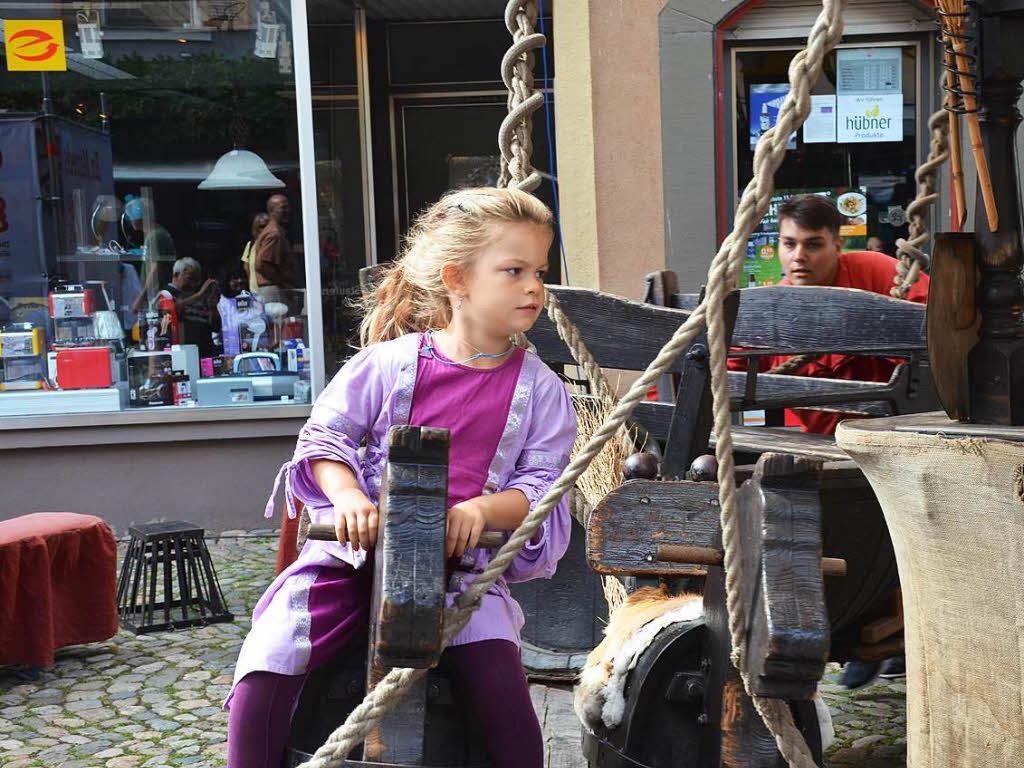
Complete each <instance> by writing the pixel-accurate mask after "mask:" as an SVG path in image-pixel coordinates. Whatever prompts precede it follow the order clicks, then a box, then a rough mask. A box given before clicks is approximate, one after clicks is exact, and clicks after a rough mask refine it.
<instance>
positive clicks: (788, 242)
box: [779, 219, 842, 285]
mask: <svg viewBox="0 0 1024 768" xmlns="http://www.w3.org/2000/svg"><path fill="white" fill-rule="evenodd" d="M841 247H842V238H840V237H839V236H838V235H836V234H833V233H832V232H831V231H830V230H829V229H828V228H827V227H823V228H822V229H804V228H802V227H801V226H800V225H798V224H797V223H796V222H795V221H793V220H792V219H783V220H782V221H780V222H779V261H781V262H782V269H783V271H784V272H785V273H786V277H788V278H789V279H790V282H792V283H793V285H833V284H834V283H835V281H836V273H837V272H838V271H839V252H840V249H841Z"/></svg>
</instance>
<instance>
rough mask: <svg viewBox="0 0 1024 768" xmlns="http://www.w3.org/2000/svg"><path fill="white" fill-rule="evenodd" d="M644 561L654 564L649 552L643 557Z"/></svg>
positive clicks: (652, 556)
mask: <svg viewBox="0 0 1024 768" xmlns="http://www.w3.org/2000/svg"><path fill="white" fill-rule="evenodd" d="M644 560H646V561H647V562H648V563H653V562H654V555H652V554H651V553H650V552H648V553H647V554H646V555H644Z"/></svg>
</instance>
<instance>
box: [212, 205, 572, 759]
mask: <svg viewBox="0 0 1024 768" xmlns="http://www.w3.org/2000/svg"><path fill="white" fill-rule="evenodd" d="M551 237H552V234H551V212H550V211H549V210H548V209H547V208H546V207H545V206H544V204H543V203H541V202H539V201H538V200H537V199H536V198H534V197H532V196H531V195H529V194H526V193H524V192H517V191H514V190H505V189H491V188H481V189H468V190H462V191H459V192H454V193H451V194H449V195H447V196H445V197H444V198H442V199H441V200H440V201H439V202H438V203H435V204H434V205H433V206H432V207H431V208H429V209H428V210H427V211H426V212H425V213H423V214H422V215H421V216H420V218H419V219H418V221H417V222H416V223H415V224H414V226H413V227H412V229H411V231H410V233H409V237H408V242H407V245H406V249H405V252H404V254H403V255H402V257H401V258H400V259H399V260H398V261H397V262H396V263H395V265H394V266H393V267H392V268H391V269H390V270H389V271H388V272H387V274H386V276H385V277H384V278H383V280H382V281H381V283H380V284H379V287H378V288H377V289H376V291H375V293H374V295H373V296H372V297H370V298H369V300H368V301H367V306H366V307H365V308H364V309H365V314H364V319H363V323H362V328H361V337H362V341H363V345H364V348H363V349H362V350H361V351H360V352H359V353H358V354H357V355H355V356H354V357H353V358H352V359H351V360H350V361H349V362H348V363H346V364H345V366H344V367H343V368H342V370H341V371H339V373H338V375H337V376H336V377H335V378H334V380H333V381H332V382H331V383H330V385H329V386H328V387H327V388H326V389H325V390H324V392H323V393H322V394H321V395H320V397H319V398H318V399H317V401H316V404H315V405H314V406H313V410H312V414H311V415H310V419H309V421H308V422H307V423H306V426H305V427H303V429H302V432H301V433H300V435H299V441H298V445H297V447H296V450H295V456H294V457H293V459H292V461H291V462H289V463H288V464H286V465H285V466H284V467H282V470H281V474H282V475H284V479H285V497H286V499H287V503H288V505H289V508H291V507H292V498H293V495H294V497H298V498H299V499H301V500H302V501H303V502H304V503H305V504H306V505H307V507H308V508H309V510H310V517H311V518H312V521H313V522H314V523H333V524H334V525H335V527H336V530H337V532H338V540H339V543H334V542H330V543H327V542H319V541H308V542H307V543H306V546H305V547H304V548H303V550H302V553H301V554H300V555H299V558H298V560H297V561H296V562H295V563H294V564H293V565H292V566H291V567H289V568H288V569H287V570H286V571H284V572H283V573H282V574H281V575H280V576H279V577H278V578H277V580H275V581H274V583H273V584H272V585H271V586H270V588H269V589H268V590H267V592H266V594H264V595H263V597H262V598H261V599H260V601H259V603H258V604H257V606H256V609H255V611H254V613H253V627H252V631H251V632H250V633H249V636H248V637H247V638H246V641H245V643H244V645H243V646H242V650H241V653H240V654H239V657H238V666H237V668H236V670H235V684H234V687H233V689H232V692H231V694H230V695H229V696H228V705H229V706H230V710H231V714H230V719H229V732H228V765H229V768H253V767H254V766H272V767H273V768H277V766H279V765H280V764H281V759H282V755H283V752H284V749H285V746H286V741H287V736H288V732H289V727H290V720H291V715H292V712H293V709H294V707H295V704H296V702H297V700H298V696H299V693H300V692H301V690H302V685H303V683H304V681H305V678H306V675H308V674H309V672H310V671H312V670H314V669H316V668H317V667H319V666H321V665H322V664H323V663H325V662H326V661H327V660H328V659H330V658H331V656H332V655H333V654H334V653H335V652H337V651H338V649H340V648H341V647H342V646H343V645H344V644H345V643H346V642H348V640H349V639H350V638H352V637H353V636H354V635H355V634H356V633H357V632H358V631H359V630H360V629H361V628H362V627H363V626H364V625H365V622H366V620H367V614H368V612H369V592H370V587H371V582H372V575H371V571H372V568H368V567H366V566H367V558H368V555H369V552H370V551H372V548H373V546H374V544H375V540H376V535H377V507H376V504H377V500H378V494H379V490H380V477H381V471H382V469H383V465H384V463H385V461H386V460H387V451H386V438H387V433H388V428H389V427H390V426H392V425H394V424H413V425H423V426H433V427H447V428H448V429H449V430H451V437H452V442H451V451H450V456H449V460H450V469H449V481H448V507H449V510H448V527H447V553H448V555H449V556H455V557H461V556H462V554H463V553H464V552H467V553H468V554H469V556H471V557H472V558H474V561H475V568H474V571H475V572H476V573H479V572H480V571H481V570H483V568H484V567H486V565H487V563H488V561H489V557H490V554H491V553H490V552H488V551H487V550H482V549H477V548H476V543H477V540H478V538H479V536H480V533H481V532H482V531H484V530H485V529H493V530H499V531H511V530H513V529H515V528H516V527H517V526H518V525H519V523H520V522H521V521H522V520H523V518H524V517H525V516H526V514H527V513H528V512H529V510H530V509H531V508H532V507H533V505H535V504H536V503H537V502H538V501H539V500H540V499H541V498H542V497H543V496H544V494H545V493H546V492H547V490H548V489H549V488H550V487H551V485H552V484H553V483H554V481H555V480H556V479H557V477H558V476H559V474H560V473H561V471H562V469H563V468H564V467H565V465H566V463H567V462H568V458H569V451H570V449H571V447H572V443H573V439H574V437H575V433H576V420H575V415H574V413H573V408H572V404H571V402H570V400H569V397H568V395H567V393H566V391H565V387H564V386H563V385H562V383H561V382H560V381H559V380H558V378H557V377H556V376H555V374H554V373H552V372H551V370H550V369H548V368H547V367H546V366H545V365H544V363H542V362H541V361H540V359H539V358H538V357H537V356H536V355H534V354H532V353H527V352H526V351H525V350H524V349H522V348H521V347H517V346H515V345H514V344H512V343H511V341H510V337H511V336H512V335H514V334H516V333H520V332H522V331H525V330H527V329H528V328H530V327H531V326H532V325H533V324H534V322H535V321H536V320H537V317H538V315H539V314H540V312H541V308H542V307H543V304H544V274H545V271H546V270H547V268H548V262H547V253H548V248H549V247H550V245H551ZM364 439H365V441H366V446H365V449H360V443H361V442H362V441H363V440H364ZM280 479H281V475H279V476H278V482H279V481H280ZM276 490H277V488H276V484H275V494H276ZM272 505H273V499H272V500H271V504H270V505H268V508H267V509H268V515H269V514H270V513H271V512H272V509H273V506H272ZM569 524H570V519H569V513H568V508H567V503H566V500H565V499H562V501H561V502H560V503H559V505H558V507H556V509H555V510H554V511H553V512H552V513H551V516H550V517H549V518H548V520H547V521H546V522H545V523H544V525H543V526H542V527H541V528H539V529H538V530H537V533H536V534H535V535H534V537H533V538H532V539H531V540H530V541H529V542H528V543H527V545H526V547H525V548H524V549H523V551H522V552H521V553H520V554H519V556H518V557H517V558H516V559H515V560H514V561H513V563H512V564H511V566H510V567H509V569H508V570H507V571H506V572H505V576H504V578H502V579H499V580H498V582H497V583H496V584H495V585H494V586H493V587H492V588H491V589H490V590H489V591H488V592H487V594H486V595H484V598H483V602H482V603H481V605H480V608H479V609H478V610H477V611H476V613H475V614H474V615H473V617H472V619H471V620H470V622H469V624H468V625H467V626H466V628H465V629H464V630H463V631H462V632H461V633H460V634H459V635H458V636H457V637H456V638H455V640H454V642H453V643H452V646H451V647H450V648H448V649H447V650H446V651H445V654H446V657H447V659H448V661H449V662H450V663H451V665H452V667H453V669H454V672H455V675H456V680H457V683H458V684H459V686H460V691H461V694H462V696H463V697H464V698H465V700H466V702H467V705H468V706H467V710H468V711H469V712H471V713H474V714H475V715H476V716H477V717H478V719H479V721H480V725H481V727H482V728H483V730H484V734H485V736H486V739H487V743H488V748H489V751H490V753H491V759H492V761H493V764H494V766H495V768H502V767H503V766H510V767H511V766H515V768H539V767H540V766H542V765H543V746H542V740H541V733H540V726H539V724H538V722H537V717H536V715H535V714H534V711H533V707H532V704H531V702H530V695H529V690H528V688H527V683H526V678H525V676H524V674H523V670H522V664H521V661H520V655H519V630H520V628H521V627H522V625H523V614H522V611H521V610H520V608H519V605H518V604H517V603H516V601H515V600H513V599H512V596H511V595H510V594H509V590H508V585H507V582H515V581H526V580H528V579H532V578H536V577H541V576H542V577H546V578H550V577H551V575H552V574H553V573H554V572H555V564H556V562H557V561H558V559H559V558H560V557H561V556H562V554H563V553H564V552H565V548H566V545H567V544H568V537H569ZM471 578H472V577H471V576H470V577H469V578H467V580H466V583H464V585H463V586H462V587H461V589H463V590H464V589H465V586H466V585H467V584H468V582H469V581H470V580H471ZM454 598H455V595H454V594H449V595H448V605H449V606H450V605H451V604H452V602H453V601H454Z"/></svg>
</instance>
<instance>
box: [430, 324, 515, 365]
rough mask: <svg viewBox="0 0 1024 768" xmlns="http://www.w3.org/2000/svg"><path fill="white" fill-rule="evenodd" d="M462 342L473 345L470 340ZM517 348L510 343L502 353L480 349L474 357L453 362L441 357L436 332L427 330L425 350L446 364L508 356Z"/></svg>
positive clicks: (459, 363)
mask: <svg viewBox="0 0 1024 768" xmlns="http://www.w3.org/2000/svg"><path fill="white" fill-rule="evenodd" d="M462 343H463V344H466V345H467V346H470V347H473V345H472V344H470V343H469V342H466V341H463V342H462ZM473 348H474V349H476V347H473ZM515 348H516V345H515V344H509V345H508V349H506V350H505V351H504V352H501V353H499V354H497V355H491V354H488V353H486V352H479V351H478V352H477V353H476V354H475V355H473V356H472V357H467V358H466V359H465V360H463V361H462V362H458V363H456V362H452V361H451V360H445V359H444V358H443V357H441V356H440V355H439V354H438V353H437V352H436V350H435V349H434V332H433V331H427V338H426V344H425V345H424V347H423V352H424V353H425V354H428V355H429V356H430V357H432V358H434V359H435V360H437V361H438V362H440V363H445V364H446V365H465V364H466V363H471V362H472V361H474V360H478V359H479V358H481V357H490V358H499V357H506V356H508V355H510V354H512V350H514V349H515Z"/></svg>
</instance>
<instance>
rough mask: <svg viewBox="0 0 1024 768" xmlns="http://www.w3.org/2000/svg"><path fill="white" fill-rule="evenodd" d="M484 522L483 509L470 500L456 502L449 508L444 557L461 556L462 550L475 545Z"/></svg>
mask: <svg viewBox="0 0 1024 768" xmlns="http://www.w3.org/2000/svg"><path fill="white" fill-rule="evenodd" d="M485 523H486V521H485V520H484V513H483V510H481V509H480V508H479V507H477V506H476V505H475V504H473V502H472V500H469V501H464V502H462V503H461V504H456V505H455V506H454V507H452V508H451V509H449V510H448V536H447V540H446V542H445V555H446V557H452V556H454V557H462V553H463V552H465V551H466V550H467V549H472V548H473V547H475V546H476V544H477V542H478V541H479V540H480V534H481V533H483V530H484V525H485Z"/></svg>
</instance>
